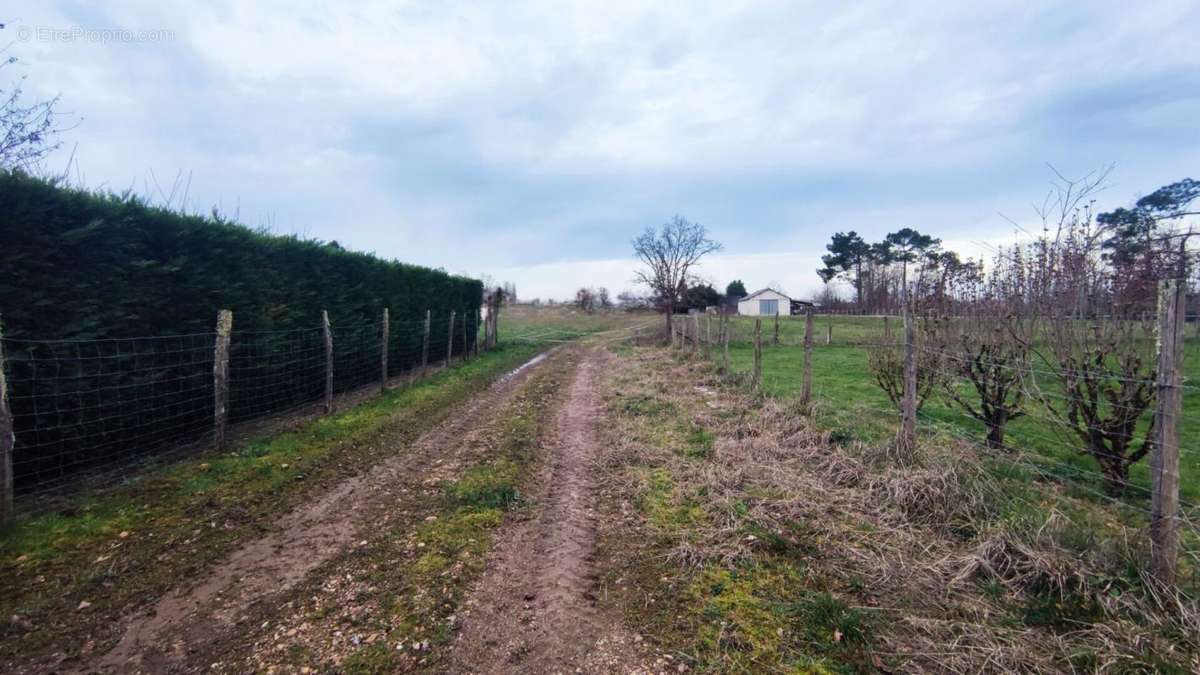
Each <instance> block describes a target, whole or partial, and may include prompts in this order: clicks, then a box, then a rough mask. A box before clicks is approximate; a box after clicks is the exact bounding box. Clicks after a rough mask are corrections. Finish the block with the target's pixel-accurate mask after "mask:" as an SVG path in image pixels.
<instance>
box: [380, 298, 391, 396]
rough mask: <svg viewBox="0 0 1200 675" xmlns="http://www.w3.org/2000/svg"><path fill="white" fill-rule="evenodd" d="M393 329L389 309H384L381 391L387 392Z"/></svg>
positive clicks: (381, 348)
mask: <svg viewBox="0 0 1200 675" xmlns="http://www.w3.org/2000/svg"><path fill="white" fill-rule="evenodd" d="M390 332H391V328H390V327H389V326H388V308H387V307H384V308H383V332H382V337H381V339H380V340H379V344H380V348H379V391H381V392H382V391H387V383H388V334H389V333H390Z"/></svg>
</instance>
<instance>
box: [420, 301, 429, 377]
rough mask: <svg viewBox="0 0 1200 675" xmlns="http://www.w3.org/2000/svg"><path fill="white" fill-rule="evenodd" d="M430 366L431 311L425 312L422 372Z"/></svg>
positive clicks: (422, 338)
mask: <svg viewBox="0 0 1200 675" xmlns="http://www.w3.org/2000/svg"><path fill="white" fill-rule="evenodd" d="M428 366H429V310H425V332H424V333H422V336H421V370H425V368H427V367H428Z"/></svg>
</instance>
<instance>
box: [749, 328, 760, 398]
mask: <svg viewBox="0 0 1200 675" xmlns="http://www.w3.org/2000/svg"><path fill="white" fill-rule="evenodd" d="M760 386H762V317H760V316H756V317H754V373H753V374H752V375H751V376H750V388H751V389H753V390H754V391H758V388H759V387H760Z"/></svg>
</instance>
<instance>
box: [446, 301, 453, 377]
mask: <svg viewBox="0 0 1200 675" xmlns="http://www.w3.org/2000/svg"><path fill="white" fill-rule="evenodd" d="M446 333H447V335H446V367H447V368H449V367H450V357H451V356H453V355H454V310H450V325H449V326H448V327H447V328H446Z"/></svg>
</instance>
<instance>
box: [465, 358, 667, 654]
mask: <svg viewBox="0 0 1200 675" xmlns="http://www.w3.org/2000/svg"><path fill="white" fill-rule="evenodd" d="M610 358H612V357H611V355H609V354H608V353H607V352H605V351H603V350H599V349H589V350H587V352H586V354H585V356H584V358H583V360H582V361H581V363H580V366H579V368H578V369H577V371H576V373H575V376H574V379H573V381H572V383H571V386H570V388H569V389H568V391H567V394H566V397H565V400H564V401H563V403H562V407H561V409H560V410H559V412H558V415H557V419H556V424H555V426H556V432H555V434H554V438H553V440H552V442H551V444H550V446H549V447H547V448H544V449H543V450H544V453H545V456H544V459H543V464H542V467H541V469H540V471H539V472H538V476H537V479H536V485H535V486H534V487H533V489H532V493H533V494H532V500H533V502H534V504H535V505H536V507H535V509H533V511H532V512H531V513H530V514H529V515H528V517H526V518H525V519H523V520H516V521H513V522H512V523H510V524H509V525H508V526H507V527H506V528H505V529H504V531H502V532H501V533H500V534H499V535H498V537H497V539H498V544H497V545H496V547H495V550H494V551H493V552H492V555H491V556H490V557H489V559H488V565H487V571H486V572H485V573H484V575H483V577H482V578H481V579H480V580H479V582H478V583H477V584H476V587H475V588H474V589H473V591H472V593H471V594H470V595H469V597H468V599H467V601H466V602H465V603H464V608H463V611H462V617H463V618H462V628H461V632H460V634H459V636H458V639H457V642H456V644H455V647H454V651H453V653H452V655H451V660H450V661H451V662H450V664H449V667H448V670H449V672H455V673H503V672H521V673H556V672H622V673H628V672H647V671H649V670H651V669H648V668H644V667H643V666H642V665H641V664H642V663H643V662H645V661H646V654H645V653H644V652H645V650H644V647H643V646H642V645H641V644H639V643H640V640H638V638H637V636H633V635H629V634H627V633H626V632H625V631H623V629H622V628H621V626H620V622H619V620H618V619H616V618H614V617H613V616H611V615H610V614H609V613H607V612H605V611H603V609H602V608H600V607H598V606H597V605H598V601H599V599H598V598H597V596H596V593H597V591H598V589H597V584H596V574H595V570H594V563H595V553H596V536H597V531H598V523H597V510H596V508H595V507H596V498H597V496H598V495H597V485H596V482H595V475H596V474H595V467H594V462H595V460H596V458H597V454H598V453H597V447H596V443H597V434H596V428H597V425H598V424H600V423H602V417H603V409H602V406H601V402H600V393H599V384H598V380H599V378H600V377H601V373H602V370H603V368H604V367H605V363H606V361H607V359H610Z"/></svg>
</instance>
